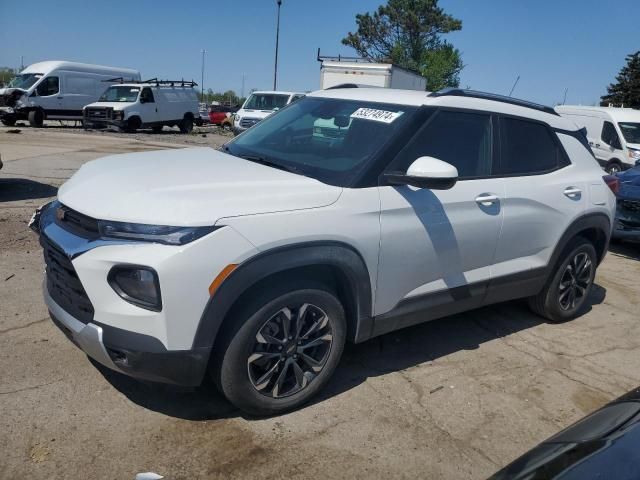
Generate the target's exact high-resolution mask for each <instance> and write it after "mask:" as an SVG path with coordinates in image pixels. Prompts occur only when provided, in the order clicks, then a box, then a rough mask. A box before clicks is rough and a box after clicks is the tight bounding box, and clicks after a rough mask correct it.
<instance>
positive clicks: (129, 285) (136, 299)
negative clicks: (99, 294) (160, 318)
mask: <svg viewBox="0 0 640 480" xmlns="http://www.w3.org/2000/svg"><path fill="white" fill-rule="evenodd" d="M107 280H108V282H109V285H111V288H113V290H115V292H116V293H117V294H118V295H120V297H121V298H122V299H124V300H126V301H127V302H129V303H132V304H134V305H137V306H138V307H142V308H146V309H147V310H153V311H155V312H159V311H160V310H162V298H161V297H160V283H159V282H158V274H157V273H156V271H155V270H154V269H152V268H150V267H139V266H135V265H126V266H123V265H118V266H115V267H113V268H112V269H111V271H110V272H109V275H108V276H107Z"/></svg>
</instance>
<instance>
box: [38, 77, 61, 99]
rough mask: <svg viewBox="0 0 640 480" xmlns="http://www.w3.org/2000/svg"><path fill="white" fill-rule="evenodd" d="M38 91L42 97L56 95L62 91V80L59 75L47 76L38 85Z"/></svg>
mask: <svg viewBox="0 0 640 480" xmlns="http://www.w3.org/2000/svg"><path fill="white" fill-rule="evenodd" d="M37 91H38V95H40V96H41V97H48V96H50V95H55V94H56V93H58V92H59V91H60V80H59V79H58V77H47V78H45V79H44V80H43V81H42V82H41V83H40V85H38V88H37Z"/></svg>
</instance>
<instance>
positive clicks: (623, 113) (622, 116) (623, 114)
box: [556, 105, 640, 122]
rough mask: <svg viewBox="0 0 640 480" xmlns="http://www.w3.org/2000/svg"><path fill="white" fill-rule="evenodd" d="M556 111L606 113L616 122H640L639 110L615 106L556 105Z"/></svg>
mask: <svg viewBox="0 0 640 480" xmlns="http://www.w3.org/2000/svg"><path fill="white" fill-rule="evenodd" d="M556 111H558V113H564V114H570V113H588V112H593V113H608V114H609V115H611V118H613V119H615V120H616V121H618V122H640V110H636V109H634V108H617V107H589V106H584V105H558V106H557V107H556Z"/></svg>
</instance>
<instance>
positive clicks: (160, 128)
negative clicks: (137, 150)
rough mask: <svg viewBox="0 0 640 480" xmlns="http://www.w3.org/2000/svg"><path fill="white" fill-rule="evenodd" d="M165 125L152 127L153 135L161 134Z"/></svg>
mask: <svg viewBox="0 0 640 480" xmlns="http://www.w3.org/2000/svg"><path fill="white" fill-rule="evenodd" d="M163 127H164V125H154V126H153V127H151V130H152V131H153V133H160V132H162V129H163Z"/></svg>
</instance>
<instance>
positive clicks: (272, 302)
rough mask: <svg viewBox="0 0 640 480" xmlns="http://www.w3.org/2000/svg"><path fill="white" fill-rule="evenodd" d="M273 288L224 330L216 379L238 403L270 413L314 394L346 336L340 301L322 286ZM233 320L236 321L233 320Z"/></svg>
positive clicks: (335, 361)
mask: <svg viewBox="0 0 640 480" xmlns="http://www.w3.org/2000/svg"><path fill="white" fill-rule="evenodd" d="M283 290H284V289H280V293H278V291H277V290H272V293H271V294H267V295H264V296H263V297H262V298H261V299H258V298H256V299H255V300H254V301H253V302H252V303H251V305H248V306H247V308H245V309H243V312H244V313H243V314H239V316H238V317H239V318H237V319H235V318H234V319H232V321H233V322H234V323H233V324H234V325H237V326H236V328H235V329H234V330H233V331H230V332H227V335H226V338H227V341H226V342H227V343H226V348H222V349H221V350H222V354H221V355H222V358H220V359H219V360H218V361H217V362H216V365H217V369H216V370H215V371H214V379H215V380H216V383H217V384H218V385H219V387H220V389H221V390H222V392H223V393H224V395H225V396H226V397H227V399H229V401H230V402H231V403H233V404H234V405H235V406H237V407H238V408H240V409H242V410H244V411H246V412H249V413H252V414H257V415H272V414H277V413H281V412H284V411H287V410H291V409H293V408H296V407H298V406H300V405H302V404H304V403H306V402H307V401H309V400H310V399H311V398H312V397H313V396H314V395H316V394H317V393H318V392H319V391H320V389H322V387H323V386H324V385H325V384H326V383H327V381H328V380H329V378H330V377H331V375H332V373H333V371H334V370H335V368H336V366H337V365H338V362H339V360H340V357H341V356H342V351H343V349H344V343H345V339H346V322H345V315H344V310H343V308H342V305H341V304H340V302H339V300H338V299H337V298H336V296H335V294H333V293H332V292H330V291H329V290H325V289H323V287H316V286H313V287H310V288H303V289H297V290H293V291H291V289H287V290H288V291H286V290H285V291H286V293H282V291H283ZM236 322H237V323H236Z"/></svg>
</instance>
